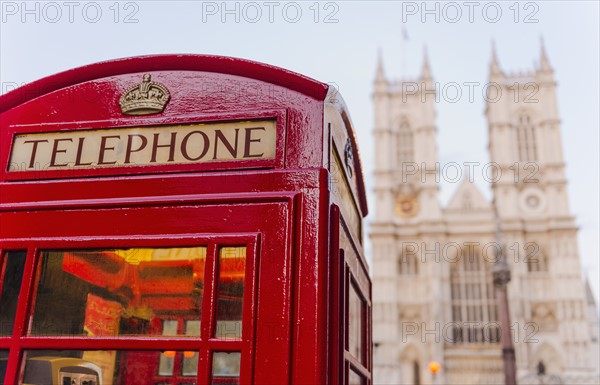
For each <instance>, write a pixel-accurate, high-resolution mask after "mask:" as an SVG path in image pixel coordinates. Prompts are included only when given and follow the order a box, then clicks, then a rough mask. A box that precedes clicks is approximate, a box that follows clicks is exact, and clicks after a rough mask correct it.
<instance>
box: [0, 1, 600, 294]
mask: <svg viewBox="0 0 600 385" xmlns="http://www.w3.org/2000/svg"><path fill="white" fill-rule="evenodd" d="M23 4H25V5H23ZM423 4H425V8H426V9H424V7H423ZM1 7H2V8H1V10H2V14H1V17H2V20H1V23H0V82H1V84H2V90H1V92H2V93H5V92H7V91H8V90H10V89H12V88H14V86H15V85H18V84H22V83H27V82H30V81H33V80H36V79H39V78H41V77H44V76H48V75H51V74H54V73H56V72H60V71H64V70H67V69H70V68H73V67H77V66H81V65H84V64H89V63H94V62H98V61H102V60H108V59H114V58H119V57H127V56H136V55H147V54H157V53H198V54H217V55H226V56H235V57H241V58H246V59H251V60H257V61H261V62H265V63H269V64H273V65H277V66H280V67H284V68H287V69H290V70H293V71H296V72H299V73H302V74H305V75H307V76H310V77H313V78H315V79H317V80H321V81H324V82H332V83H335V84H336V85H337V86H338V87H339V90H340V92H341V94H342V95H343V97H344V99H345V100H346V103H347V104H348V107H349V109H350V113H351V116H352V119H353V121H354V124H355V126H356V129H357V135H358V137H359V143H360V150H361V154H362V161H363V167H364V170H365V174H366V175H365V176H366V178H367V184H368V186H369V191H370V190H371V188H370V186H371V182H372V171H373V150H374V149H373V138H372V132H371V130H372V127H373V111H372V103H371V96H370V95H371V92H372V81H373V77H374V73H375V65H376V57H377V50H378V48H381V50H382V53H383V58H384V63H385V71H386V75H387V76H388V77H389V78H392V79H398V78H401V77H415V76H417V75H418V74H419V72H420V66H421V63H422V56H423V53H422V52H423V46H424V45H427V50H428V53H429V58H430V63H431V68H432V73H433V76H434V79H435V81H437V82H439V84H440V86H441V87H444V86H446V87H450V86H449V85H450V84H454V83H457V84H459V85H464V84H465V83H469V82H478V83H479V84H481V87H482V86H483V84H485V83H486V81H487V74H488V64H489V60H490V51H491V40H492V39H494V40H495V41H496V47H497V52H498V59H499V61H500V64H501V67H502V69H503V70H505V71H507V72H515V71H519V70H532V69H533V68H534V62H536V61H537V60H538V58H539V50H540V36H543V38H544V40H545V45H546V50H547V52H548V56H549V58H550V62H551V64H552V66H553V67H554V70H555V75H556V79H557V81H558V102H559V104H558V105H559V112H560V116H561V119H562V136H563V143H564V154H565V159H566V163H567V178H568V180H569V190H568V191H569V194H570V197H569V198H570V203H571V210H572V212H573V214H574V215H575V216H576V217H577V223H578V225H579V226H580V232H579V244H580V253H581V258H582V264H583V269H584V271H585V274H586V275H587V276H588V277H589V278H590V280H591V282H592V284H593V287H594V289H595V293H596V297H598V290H599V280H600V277H599V262H598V258H599V246H598V234H599V188H598V184H599V182H598V180H599V174H600V169H599V157H598V153H599V151H598V150H599V136H598V129H599V126H600V123H599V116H598V114H599V109H598V106H599V98H598V95H599V92H598V90H599V78H598V76H599V75H598V74H599V60H598V59H599V57H598V55H599V48H598V47H599V41H598V36H599V34H600V33H599V32H600V31H599V22H598V20H599V6H598V2H597V1H587V2H586V1H579V2H576V1H569V2H567V1H534V2H527V1H523V2H515V1H498V2H484V1H481V2H478V1H475V2H463V1H457V2H433V1H430V2H427V3H423V2H421V1H417V2H407V1H405V2H393V1H382V2H366V1H349V2H343V1H336V2H318V3H317V2H313V1H309V2H287V1H273V2H268V1H264V2H263V1H256V2H250V3H248V2H228V3H227V4H226V5H225V6H223V3H222V2H221V1H216V2H211V1H204V2H203V1H197V2H192V1H169V2H167V1H129V2H128V1H122V2H115V1H98V2H86V1H72V2H63V1H57V2H26V3H23V2H21V1H2V2H1ZM403 31H405V32H404V33H403ZM403 36H404V37H403ZM481 87H477V86H476V87H475V88H474V97H473V98H469V95H468V88H466V87H461V91H462V95H461V96H460V98H459V99H458V101H457V102H452V101H451V100H450V99H452V98H454V97H455V94H454V93H451V91H452V89H450V88H446V90H447V97H446V98H441V100H440V102H439V103H437V106H436V108H437V112H438V116H437V126H438V149H439V159H440V162H441V163H442V164H445V163H448V162H458V163H461V164H462V163H463V162H480V163H485V162H487V161H488V156H487V152H486V148H487V126H486V122H485V119H484V115H483V111H484V99H483V97H482V94H481V90H482V88H481ZM476 178H477V180H478V184H479V185H480V186H482V188H483V189H484V190H485V192H486V194H487V195H488V196H489V195H490V193H489V189H488V187H487V186H486V184H485V182H484V181H483V179H482V178H481V173H476ZM456 187H457V186H456V183H448V182H446V183H444V184H443V185H442V202H443V203H446V202H447V201H448V199H449V197H450V195H451V193H452V192H453V191H454V190H455V189H456ZM370 205H371V211H373V209H374V202H373V200H372V199H370Z"/></svg>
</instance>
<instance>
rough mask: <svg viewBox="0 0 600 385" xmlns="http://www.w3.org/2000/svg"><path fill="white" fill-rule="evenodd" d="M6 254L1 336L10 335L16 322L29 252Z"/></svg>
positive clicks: (0, 269) (0, 276) (0, 272)
mask: <svg viewBox="0 0 600 385" xmlns="http://www.w3.org/2000/svg"><path fill="white" fill-rule="evenodd" d="M4 256H5V258H4V262H3V263H2V258H0V287H1V288H2V291H1V292H0V309H2V310H1V311H0V336H10V335H12V331H13V325H14V323H15V313H16V311H17V304H18V302H19V291H20V290H21V281H22V279H23V269H24V267H25V257H26V256H27V252H26V251H9V252H7V253H5V254H4ZM0 378H1V377H0Z"/></svg>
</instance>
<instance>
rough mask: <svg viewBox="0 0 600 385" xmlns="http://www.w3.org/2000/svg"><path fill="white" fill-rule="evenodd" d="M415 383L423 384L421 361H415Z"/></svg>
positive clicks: (416, 384)
mask: <svg viewBox="0 0 600 385" xmlns="http://www.w3.org/2000/svg"><path fill="white" fill-rule="evenodd" d="M413 385H421V369H420V368H419V361H414V362H413Z"/></svg>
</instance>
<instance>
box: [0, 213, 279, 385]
mask: <svg viewBox="0 0 600 385" xmlns="http://www.w3.org/2000/svg"><path fill="white" fill-rule="evenodd" d="M221 204H222V202H221ZM217 206H218V205H202V206H193V205H192V206H186V207H179V206H169V205H164V204H163V205H157V206H150V207H137V208H136V207H120V208H119V210H115V209H111V208H96V209H95V210H93V211H91V212H90V211H88V210H82V209H81V208H80V209H75V208H74V209H73V210H66V211H65V210H60V211H57V210H44V211H36V212H27V213H26V218H25V214H22V215H24V216H23V217H22V218H15V221H14V222H13V223H14V224H15V226H14V227H13V228H12V229H11V231H10V232H13V234H15V235H17V234H18V233H19V232H20V231H22V230H23V229H25V228H26V229H27V231H28V233H29V234H36V232H38V231H40V230H41V229H43V228H45V227H46V226H45V225H44V224H45V223H48V221H56V217H57V216H60V217H61V220H60V222H59V223H57V224H56V226H55V231H54V234H53V236H51V237H35V236H34V237H30V238H29V239H28V240H26V241H25V240H20V239H16V238H13V239H12V240H11V239H6V240H5V241H3V243H2V253H1V254H0V255H2V259H1V260H0V261H1V265H0V266H2V272H3V274H4V277H5V279H3V281H2V282H3V287H2V297H1V301H2V304H3V310H4V309H9V311H8V313H10V314H6V312H4V311H3V313H2V321H3V325H6V323H5V322H9V323H10V324H11V325H12V326H13V328H14V327H16V328H17V329H19V330H23V336H22V337H21V338H20V339H19V342H18V346H19V347H20V351H19V353H20V355H21V358H20V359H19V358H17V357H15V358H16V360H15V362H19V361H20V362H19V363H20V364H21V365H20V366H21V369H20V370H19V371H18V372H17V374H16V378H15V379H16V381H15V382H14V383H18V384H29V382H26V380H27V379H29V380H32V379H33V380H35V381H39V380H42V379H43V378H38V377H39V376H38V377H36V376H35V375H32V374H31V371H32V370H34V369H35V371H37V372H38V373H39V369H37V366H35V365H34V363H35V364H36V365H37V364H38V361H43V362H44V363H47V364H48V365H49V367H50V366H51V365H53V363H56V362H58V358H63V359H64V358H72V359H78V360H81V362H82V363H84V364H81V365H83V366H85V365H86V364H85V363H93V364H94V365H97V366H98V367H99V368H100V372H101V373H100V379H101V383H103V384H105V385H106V384H115V385H116V384H131V385H137V384H139V385H148V384H150V385H167V384H168V385H191V384H209V383H210V384H239V383H252V382H254V381H256V383H259V382H258V379H259V378H260V377H261V373H262V376H264V377H263V380H265V379H267V378H268V379H275V378H277V379H278V380H281V381H284V382H285V379H286V378H287V377H288V376H289V373H288V372H287V368H286V367H280V368H271V367H266V366H265V363H268V362H269V360H270V359H272V357H273V351H286V350H288V349H289V347H290V346H289V339H286V338H284V336H285V335H287V334H288V333H289V330H288V328H289V315H288V314H285V309H286V308H288V305H287V301H286V299H287V298H286V295H285V292H286V291H287V290H288V289H287V288H286V285H287V284H288V283H287V281H286V280H281V279H272V277H273V276H278V277H286V276H289V261H287V262H286V258H272V256H274V255H283V256H286V255H289V246H288V245H289V242H286V241H285V237H287V235H286V236H284V238H283V242H279V241H278V242H268V241H267V240H265V238H267V239H268V238H272V239H274V237H275V235H276V234H277V236H278V237H280V235H281V234H282V233H281V230H282V229H283V230H284V232H283V234H287V231H285V229H286V228H287V226H288V225H289V223H290V218H289V216H288V214H289V213H290V210H289V202H281V201H280V202H277V201H274V202H261V203H260V204H252V203H250V202H248V204H246V205H237V206H236V207H234V208H232V209H229V210H227V212H229V215H224V214H223V212H221V209H220V208H219V207H217ZM158 213H160V218H161V220H160V221H156V222H155V221H151V220H149V218H155V217H156V215H157V214H158ZM84 217H85V220H84ZM217 217H220V218H223V219H224V220H225V221H222V222H224V223H225V222H226V223H227V225H226V226H225V225H219V222H221V221H214V218H217ZM248 217H260V218H263V219H261V220H259V221H258V222H256V221H248V220H247V219H246V218H248ZM21 220H22V222H21ZM123 221H126V226H124V225H123ZM230 225H233V228H234V229H236V232H232V231H231V229H232V228H231V227H230ZM257 227H260V228H261V230H262V231H261V232H260V234H259V233H258V232H256V228H257ZM182 229H186V231H189V229H196V230H198V232H196V233H193V234H190V233H188V232H186V233H182V232H181V230H182ZM203 230H204V231H203ZM92 232H93V233H94V234H95V235H94V236H93V237H88V236H85V237H84V236H82V235H83V234H90V233H92ZM5 234H6V233H5ZM259 287H260V288H261V289H262V290H264V292H263V291H260V292H262V293H263V294H260V292H259V290H258V289H259ZM14 293H20V294H19V296H18V297H19V298H20V300H18V301H16V303H14V302H15V301H14V297H12V296H11V294H14ZM259 295H262V296H264V297H265V300H264V301H263V303H258V301H257V300H258V296H259ZM4 306H6V307H4ZM257 320H261V321H262V322H263V325H267V327H263V328H257V327H256V325H257V322H258V321H257ZM7 329H8V328H6V327H5V328H4V330H3V332H7ZM6 334H8V333H6ZM6 334H3V335H6ZM13 351H14V350H13ZM11 353H12V352H11ZM9 362H12V361H9ZM254 363H258V368H255V367H254V366H255V365H254ZM10 366H11V365H10V363H9V365H8V371H7V372H8V374H9V375H10V370H11V367H10ZM88 366H89V364H88ZM261 367H264V368H262V369H261ZM68 370H71V372H69V371H68ZM53 372H54V373H55V375H56V380H55V381H53V382H48V383H51V384H52V385H54V384H55V383H58V384H59V385H62V384H63V383H62V382H57V381H58V379H60V378H63V377H64V378H68V379H69V381H71V380H73V379H75V378H78V377H76V373H77V370H75V369H73V368H70V369H69V368H60V367H58V368H54V369H49V370H48V374H47V376H48V378H46V379H45V380H51V378H50V377H52V376H53V374H52V373H53ZM61 373H62V374H61ZM65 373H67V374H65ZM36 375H37V374H36ZM60 376H62V377H60ZM253 378H254V379H255V380H253ZM7 380H8V381H9V382H7V383H11V382H10V381H12V380H11V379H10V377H7ZM90 381H91V380H90ZM38 383H39V385H42V382H31V384H38ZM65 383H66V382H65ZM74 383H75V382H74ZM77 383H78V384H79V382H77ZM43 384H44V385H46V382H44V383H43ZM85 384H86V385H88V383H85ZM89 385H96V384H95V383H93V382H89Z"/></svg>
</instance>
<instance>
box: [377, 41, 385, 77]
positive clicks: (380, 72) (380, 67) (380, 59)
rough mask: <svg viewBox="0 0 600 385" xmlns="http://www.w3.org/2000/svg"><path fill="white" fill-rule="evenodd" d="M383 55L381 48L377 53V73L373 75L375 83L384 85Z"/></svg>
mask: <svg viewBox="0 0 600 385" xmlns="http://www.w3.org/2000/svg"><path fill="white" fill-rule="evenodd" d="M382 56H383V55H382V54H381V48H379V50H378V51H377V72H376V73H375V83H385V73H384V72H383V57H382Z"/></svg>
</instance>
